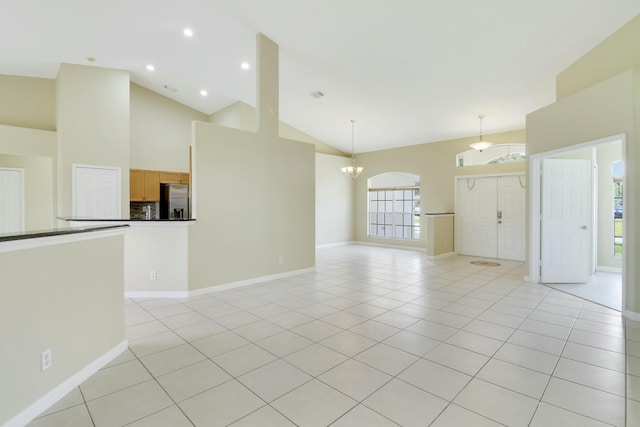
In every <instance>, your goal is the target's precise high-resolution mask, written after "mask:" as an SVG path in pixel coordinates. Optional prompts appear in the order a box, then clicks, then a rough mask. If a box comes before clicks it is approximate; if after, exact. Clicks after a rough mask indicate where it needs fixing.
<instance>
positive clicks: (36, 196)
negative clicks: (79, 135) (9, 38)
mask: <svg viewBox="0 0 640 427" xmlns="http://www.w3.org/2000/svg"><path fill="white" fill-rule="evenodd" d="M0 80H1V79H0ZM0 166H5V167H15V168H24V169H25V178H24V179H25V229H26V230H38V229H40V230H42V229H47V228H51V227H52V226H53V224H54V218H55V212H56V210H55V201H56V186H55V170H56V169H55V167H56V133H55V132H51V131H43V130H36V129H27V128H20V127H14V126H3V125H0Z"/></svg>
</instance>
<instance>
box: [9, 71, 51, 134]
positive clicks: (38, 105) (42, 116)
mask: <svg viewBox="0 0 640 427" xmlns="http://www.w3.org/2000/svg"><path fill="white" fill-rule="evenodd" d="M0 94H2V95H1V96H0V124H2V125H10V126H18V127H23V128H32V129H42V130H56V113H55V111H56V107H55V99H56V83H55V80H53V79H39V78H34V77H18V76H7V75H0Z"/></svg>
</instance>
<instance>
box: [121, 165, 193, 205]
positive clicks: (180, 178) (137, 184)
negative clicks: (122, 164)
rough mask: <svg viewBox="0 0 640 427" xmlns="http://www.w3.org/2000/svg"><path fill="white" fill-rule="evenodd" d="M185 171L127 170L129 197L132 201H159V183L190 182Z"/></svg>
mask: <svg viewBox="0 0 640 427" xmlns="http://www.w3.org/2000/svg"><path fill="white" fill-rule="evenodd" d="M190 183H191V179H190V175H189V174H188V173H186V172H166V171H152V170H143V169H131V170H130V171H129V199H130V200H131V201H132V202H159V201H160V184H190Z"/></svg>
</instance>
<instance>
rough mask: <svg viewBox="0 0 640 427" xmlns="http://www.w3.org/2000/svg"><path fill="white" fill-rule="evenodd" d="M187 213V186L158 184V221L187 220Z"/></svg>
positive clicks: (188, 215) (188, 216)
mask: <svg viewBox="0 0 640 427" xmlns="http://www.w3.org/2000/svg"><path fill="white" fill-rule="evenodd" d="M190 217H191V216H190V212H189V186H188V185H187V184H160V219H187V218H190Z"/></svg>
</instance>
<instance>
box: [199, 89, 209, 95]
mask: <svg viewBox="0 0 640 427" xmlns="http://www.w3.org/2000/svg"><path fill="white" fill-rule="evenodd" d="M200 95H202V96H207V95H208V92H207V91H206V90H204V89H202V90H201V91H200Z"/></svg>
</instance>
